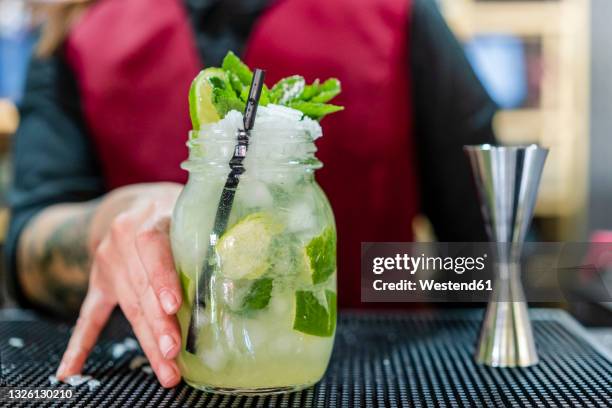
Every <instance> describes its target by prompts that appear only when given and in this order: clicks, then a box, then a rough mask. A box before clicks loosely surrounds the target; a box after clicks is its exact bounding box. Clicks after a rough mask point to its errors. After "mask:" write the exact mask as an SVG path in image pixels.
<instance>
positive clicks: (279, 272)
mask: <svg viewBox="0 0 612 408" xmlns="http://www.w3.org/2000/svg"><path fill="white" fill-rule="evenodd" d="M257 129H258V128H257V127H256V128H255V129H254V130H253V131H252V134H251V138H250V146H249V149H248V153H247V156H246V159H245V161H244V168H245V172H244V173H243V174H242V175H241V176H240V182H239V185H238V188H237V189H236V193H235V198H234V202H233V205H232V208H231V213H230V215H229V221H228V224H227V227H226V229H225V231H224V232H223V233H222V234H219V236H217V235H216V234H215V232H214V231H213V225H214V221H215V216H216V214H217V207H218V205H219V197H220V196H221V192H222V190H223V187H224V184H225V182H226V179H227V176H228V173H229V170H230V169H229V164H228V163H229V160H230V158H231V155H232V153H233V151H234V146H235V144H236V135H235V130H234V129H232V128H231V127H228V126H226V128H222V127H221V126H219V127H216V128H210V129H208V130H203V131H200V132H194V131H192V132H191V133H190V141H189V143H188V146H189V148H190V154H189V160H187V161H186V162H184V163H183V165H182V167H183V168H184V169H186V170H188V171H189V181H188V183H187V184H186V186H185V188H184V190H183V192H182V194H181V196H180V198H179V200H178V202H177V204H176V207H175V210H174V215H173V221H172V231H171V242H172V250H173V254H174V261H175V265H176V270H177V273H178V274H179V278H180V282H181V285H182V290H183V305H182V306H181V309H180V310H179V312H178V320H179V323H180V326H181V335H182V339H183V340H182V349H181V353H180V355H179V357H178V364H179V367H180V370H181V373H182V375H183V378H184V379H185V381H186V382H187V383H188V384H190V385H191V386H193V387H196V388H199V389H203V390H206V391H212V392H219V393H229V394H270V393H278V392H290V391H294V390H298V389H302V388H305V387H308V386H310V385H313V384H314V383H316V382H317V381H319V380H320V379H321V377H322V376H323V374H324V372H325V370H326V368H327V365H328V363H329V358H330V355H331V351H332V346H333V341H334V334H335V327H336V229H335V224H334V217H333V213H332V210H331V207H330V204H329V202H328V200H327V198H326V196H325V194H324V193H323V191H322V190H321V188H320V187H319V185H318V184H317V182H316V181H315V178H314V172H315V170H316V169H318V168H320V167H321V166H322V165H321V162H319V161H318V160H317V159H316V158H315V156H314V153H315V151H316V148H315V146H314V142H313V138H312V136H311V135H310V133H309V132H307V131H306V130H305V129H303V128H301V127H299V126H295V127H291V126H287V127H284V128H274V129H269V131H268V132H264V131H259V130H257ZM211 240H212V241H211ZM211 242H212V243H211ZM209 251H211V254H208V252H209ZM205 260H208V262H209V263H210V264H211V267H210V268H209V270H210V272H209V273H203V270H205V269H206V268H204V262H205ZM204 275H207V276H204ZM194 302H195V303H194ZM192 319H195V322H192V321H191V320H192ZM190 323H191V324H192V325H194V327H195V333H196V336H195V337H196V338H195V349H193V350H191V351H192V352H188V351H187V350H186V349H185V348H186V338H187V336H188V335H189V333H188V332H189V326H190Z"/></svg>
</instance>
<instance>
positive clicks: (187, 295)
mask: <svg viewBox="0 0 612 408" xmlns="http://www.w3.org/2000/svg"><path fill="white" fill-rule="evenodd" d="M178 274H179V280H180V282H181V288H182V289H183V301H184V302H187V303H189V304H192V303H193V295H194V290H195V288H194V287H193V281H192V280H191V278H190V277H189V276H187V275H186V274H185V273H184V272H183V271H180V270H179V273H178Z"/></svg>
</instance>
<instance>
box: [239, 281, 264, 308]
mask: <svg viewBox="0 0 612 408" xmlns="http://www.w3.org/2000/svg"><path fill="white" fill-rule="evenodd" d="M271 297H272V279H271V278H260V279H257V280H256V281H254V282H253V284H252V285H251V288H250V290H249V293H248V294H247V295H246V296H245V297H244V300H243V301H242V307H241V311H243V312H250V311H253V310H261V309H263V308H265V307H266V306H268V303H270V298H271Z"/></svg>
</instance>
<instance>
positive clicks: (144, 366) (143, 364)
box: [130, 356, 153, 374]
mask: <svg viewBox="0 0 612 408" xmlns="http://www.w3.org/2000/svg"><path fill="white" fill-rule="evenodd" d="M139 368H140V370H141V371H142V372H143V373H145V374H153V369H152V368H151V366H150V365H149V360H147V358H146V357H145V356H136V357H134V358H133V359H132V361H130V370H138V369H139Z"/></svg>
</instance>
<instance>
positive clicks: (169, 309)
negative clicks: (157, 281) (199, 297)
mask: <svg viewBox="0 0 612 408" xmlns="http://www.w3.org/2000/svg"><path fill="white" fill-rule="evenodd" d="M159 300H160V301H161V304H162V307H163V308H164V311H165V312H166V313H168V314H174V313H175V312H176V310H177V309H178V302H177V301H176V297H174V295H173V294H172V293H170V291H168V290H162V291H161V293H160V294H159Z"/></svg>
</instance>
